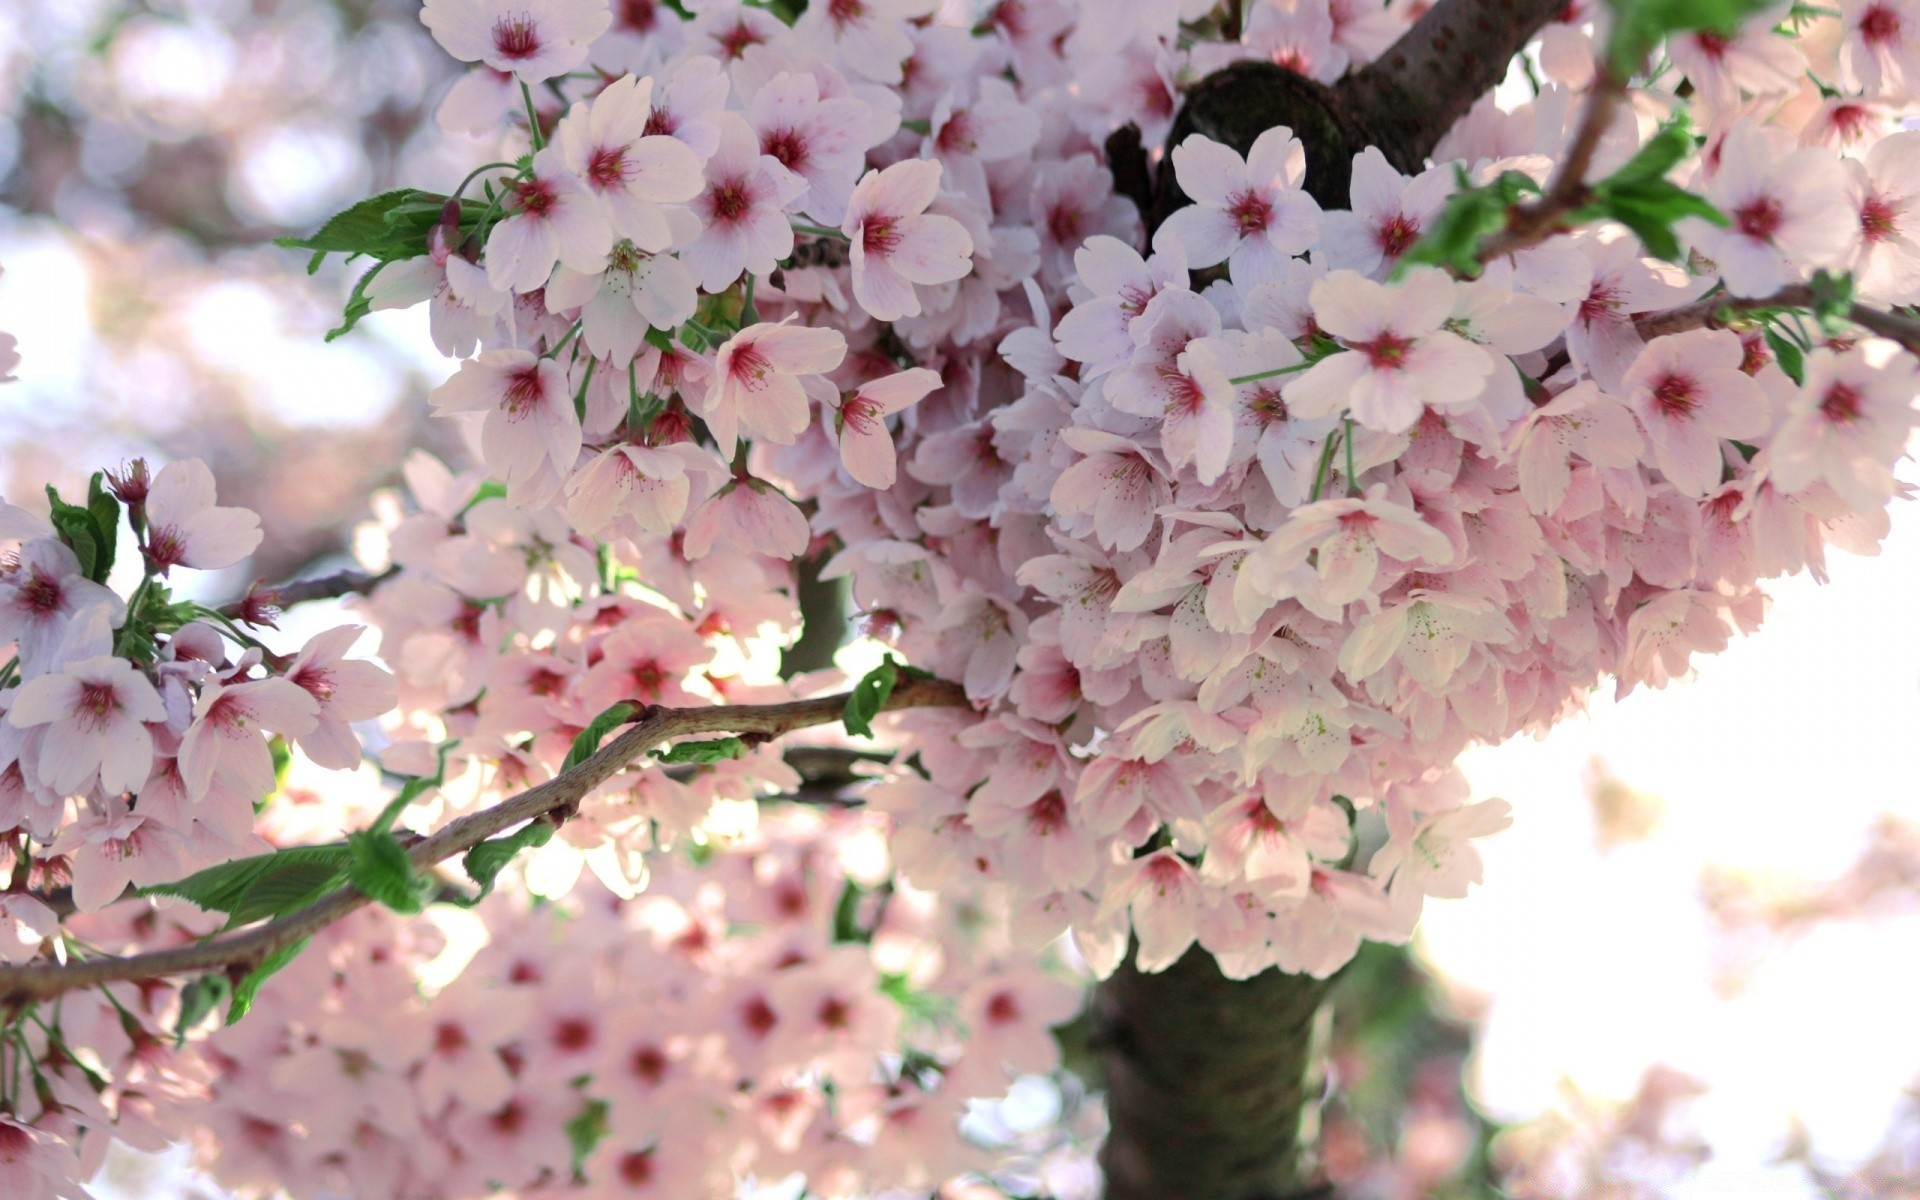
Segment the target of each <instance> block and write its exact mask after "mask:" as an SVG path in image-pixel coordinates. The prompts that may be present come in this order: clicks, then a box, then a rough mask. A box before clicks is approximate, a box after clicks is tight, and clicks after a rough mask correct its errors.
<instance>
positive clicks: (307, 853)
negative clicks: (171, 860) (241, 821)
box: [137, 846, 351, 929]
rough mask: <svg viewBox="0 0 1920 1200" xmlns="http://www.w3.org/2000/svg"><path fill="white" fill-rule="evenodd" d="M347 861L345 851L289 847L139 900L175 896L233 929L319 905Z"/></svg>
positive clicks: (163, 886)
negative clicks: (221, 917)
mask: <svg viewBox="0 0 1920 1200" xmlns="http://www.w3.org/2000/svg"><path fill="white" fill-rule="evenodd" d="M350 857H351V856H350V853H349V851H348V849H347V847H345V846H291V847H288V848H287V849H284V850H277V851H275V852H273V853H272V854H257V855H254V856H253V857H251V858H240V859H235V860H234V861H232V862H224V863H220V864H218V865H217V866H211V867H208V868H207V869H205V870H204V871H196V872H194V873H193V874H192V875H189V876H187V877H186V878H185V879H181V880H176V881H175V882H173V883H156V884H154V885H153V886H151V887H144V888H141V889H140V890H139V892H138V893H137V894H138V895H141V896H177V897H179V898H180V899H182V900H186V901H188V902H189V903H191V904H194V905H196V906H198V907H199V908H201V909H203V910H205V911H207V912H223V913H226V914H227V928H228V929H232V928H234V927H235V926H239V925H246V924H249V923H251V922H253V921H259V920H263V919H266V918H270V917H277V916H281V915H283V914H285V913H289V912H292V911H293V910H294V909H296V908H299V907H301V906H302V905H305V904H308V903H311V902H312V901H314V900H317V899H319V898H320V897H321V896H323V895H325V894H326V893H327V892H329V891H331V890H333V889H334V888H335V887H338V886H339V885H340V884H341V883H342V882H344V880H345V876H346V869H347V864H348V861H349V859H350Z"/></svg>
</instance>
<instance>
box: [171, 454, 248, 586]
mask: <svg viewBox="0 0 1920 1200" xmlns="http://www.w3.org/2000/svg"><path fill="white" fill-rule="evenodd" d="M213 492H214V488H213V472H212V471H209V470H207V464H205V463H203V462H201V461H200V460H199V459H197V458H186V459H181V460H179V461H178V462H170V463H168V464H167V465H166V466H164V467H162V468H160V473H159V474H157V475H155V476H154V477H153V487H152V490H150V491H149V492H148V493H147V501H146V511H147V545H146V557H147V561H148V562H149V563H151V564H152V565H153V568H154V569H155V570H156V571H159V572H160V573H161V574H165V573H166V572H167V571H168V570H169V569H171V568H173V567H182V566H184V567H192V568H194V569H195V570H200V571H217V570H220V569H221V568H222V567H230V566H232V565H233V564H235V563H237V562H239V561H240V560H241V559H243V558H245V557H247V555H249V554H252V553H253V552H254V550H255V549H256V548H257V547H258V546H259V545H260V539H261V536H262V535H261V532H260V518H259V517H257V516H255V515H254V514H253V513H251V512H249V511H248V510H246V509H244V508H220V507H217V506H216V505H215V504H214V502H213Z"/></svg>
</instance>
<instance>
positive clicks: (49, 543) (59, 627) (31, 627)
mask: <svg viewBox="0 0 1920 1200" xmlns="http://www.w3.org/2000/svg"><path fill="white" fill-rule="evenodd" d="M96 604H103V605H106V606H107V608H108V610H109V612H110V614H111V616H110V620H111V622H112V623H114V624H118V623H119V621H120V620H121V619H122V616H123V614H124V613H125V611H126V605H125V604H124V603H122V602H121V600H120V597H118V596H116V595H114V594H113V593H112V592H110V591H108V590H107V589H106V588H104V587H102V586H101V585H99V584H97V583H95V582H93V581H92V580H90V579H88V578H87V577H86V576H84V575H82V574H81V573H80V560H79V559H77V558H75V557H74V556H73V551H71V550H69V549H67V547H66V546H64V545H62V544H61V543H60V542H57V541H55V540H53V539H52V538H34V539H33V540H32V541H29V542H28V543H27V544H26V545H24V546H22V547H21V548H20V555H19V557H18V558H17V559H16V560H15V561H13V562H11V563H0V643H4V642H12V643H14V645H15V647H16V649H17V650H18V653H19V656H20V670H21V673H22V674H23V675H25V676H27V677H28V678H32V677H33V676H35V675H38V674H39V673H40V672H42V671H44V670H46V668H47V667H48V666H49V665H50V664H51V662H52V660H53V654H54V650H55V648H56V647H58V646H59V644H60V637H61V635H62V634H63V633H65V632H66V628H67V622H68V621H70V620H72V618H73V617H74V615H75V614H76V613H78V612H80V611H81V610H82V609H86V608H91V607H93V606H94V605H96Z"/></svg>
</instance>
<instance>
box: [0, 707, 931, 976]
mask: <svg viewBox="0 0 1920 1200" xmlns="http://www.w3.org/2000/svg"><path fill="white" fill-rule="evenodd" d="M846 703H847V694H846V693H842V694H840V695H835V696H822V697H820V698H818V699H815V700H796V701H792V702H790V703H786V704H743V705H721V706H714V707H711V708H659V707H655V706H650V707H649V708H648V709H647V710H646V711H645V712H644V713H643V714H642V715H641V717H640V719H639V720H638V721H637V722H635V723H634V724H633V725H631V726H629V727H628V728H627V730H626V731H625V732H623V733H621V734H620V735H619V736H618V737H616V738H614V739H613V740H612V741H610V742H608V743H607V744H606V745H604V746H602V747H601V748H600V749H599V751H598V752H596V753H595V754H594V755H593V756H592V757H590V758H588V759H587V760H586V761H585V762H582V763H580V764H579V765H578V766H576V767H574V768H573V769H572V770H570V771H564V772H562V773H561V774H559V775H557V776H555V777H554V778H552V779H550V780H548V781H547V782H545V783H543V784H540V785H539V786H537V787H532V788H528V789H527V790H526V791H524V792H520V793H519V794H517V795H514V796H511V797H509V798H507V799H506V800H503V801H501V802H500V803H498V804H496V805H493V806H492V807H490V808H485V809H482V810H481V811H479V812H476V813H470V814H468V815H467V816H464V817H461V818H460V819H459V820H457V821H454V822H453V823H452V824H450V825H447V826H446V827H445V828H443V829H441V830H440V831H439V832H437V833H434V834H432V835H431V836H429V837H426V838H423V839H421V840H420V841H419V842H417V843H415V844H414V845H413V846H412V847H411V848H410V849H409V850H408V852H407V856H408V858H410V859H411V860H412V862H413V865H414V867H415V868H417V869H420V870H425V869H427V868H430V867H432V866H433V865H434V864H436V863H438V862H441V861H443V860H445V859H448V858H452V857H453V856H454V855H456V854H463V853H465V852H466V851H468V850H471V849H473V848H474V847H475V846H477V845H479V844H480V843H481V842H484V841H486V840H487V839H488V838H490V837H493V836H495V835H496V834H500V833H504V832H505V831H507V830H509V829H512V828H514V827H515V826H518V825H521V824H524V823H525V822H528V821H532V820H536V819H550V820H555V821H564V820H565V819H566V818H567V817H568V816H570V815H571V814H572V812H573V810H574V809H575V808H577V806H578V805H579V803H580V801H581V800H582V799H583V798H584V797H585V796H586V795H587V793H588V792H590V791H592V790H593V789H594V788H596V787H598V786H599V785H600V784H602V783H604V782H606V781H607V780H608V779H610V778H612V777H613V776H614V775H615V774H616V773H618V772H619V771H620V770H622V769H623V768H625V767H626V766H627V764H628V763H630V762H632V761H633V760H634V759H635V758H637V757H639V756H640V755H641V754H642V753H643V752H645V751H647V750H650V749H652V748H653V747H654V746H657V745H659V744H660V743H661V742H664V741H666V740H668V739H669V738H677V737H686V736H688V735H690V734H699V733H733V734H757V735H760V736H761V737H763V738H775V737H779V736H780V735H782V734H784V733H789V732H791V731H793V730H795V729H803V728H806V727H807V726H811V725H825V724H828V723H830V722H833V721H836V720H839V719H840V717H841V715H842V713H843V712H844V711H845V709H846ZM966 704H967V698H966V693H965V692H964V691H963V690H962V689H961V687H960V686H959V685H958V684H953V683H948V682H946V681H945V680H938V679H906V680H902V681H901V683H900V685H899V686H898V687H896V688H895V689H894V691H893V694H892V695H891V696H889V697H888V698H887V702H886V704H885V705H884V706H883V707H884V708H885V709H886V710H888V711H891V710H895V709H902V708H929V707H961V706H965V705H966ZM371 903H373V901H372V900H371V899H370V898H368V897H367V896H365V895H363V894H362V893H360V892H358V891H356V890H354V889H353V888H341V889H340V890H338V891H336V892H333V893H331V894H329V895H327V896H324V897H322V898H321V899H319V900H316V901H314V902H313V903H312V904H309V905H307V906H306V907H305V908H302V909H299V910H297V911H295V912H291V913H288V914H287V915H285V916H283V917H278V918H275V919H274V920H272V921H268V922H267V923H266V924H264V925H260V926H256V927H255V928H252V929H248V930H245V931H243V932H240V933H236V934H232V935H231V936H225V937H215V938H211V939H209V940H207V941H204V942H200V943H198V944H196V945H192V946H181V947H177V948H174V949H171V950H153V951H148V952H146V953H143V954H131V955H127V956H125V957H112V956H108V957H100V958H87V959H78V960H75V961H73V962H69V963H67V964H65V965H59V966H26V967H0V1003H4V1004H5V1005H7V1006H17V1005H19V1004H23V1003H28V1002H31V1001H34V1000H40V999H46V998H48V997H51V996H57V995H59V994H61V993H63V992H69V991H73V990H75V989H77V988H87V987H97V986H99V985H101V984H104V983H113V982H117V981H122V980H138V979H160V978H164V977H167V976H172V975H190V974H199V973H202V972H206V971H215V970H222V969H227V968H234V967H248V966H251V965H252V964H255V963H258V962H260V961H261V960H262V959H265V958H266V957H267V956H268V955H270V954H273V953H274V952H275V951H278V950H282V949H285V948H286V947H288V946H291V945H293V944H294V943H296V942H299V941H301V940H302V939H304V938H307V937H311V936H312V935H313V934H315V933H317V932H319V931H320V930H321V929H323V928H325V927H326V926H328V925H330V924H332V923H333V922H335V921H337V920H339V919H340V918H341V917H344V916H346V915H347V914H348V913H350V912H353V911H354V910H355V909H358V908H361V907H363V906H365V905H367V904H371Z"/></svg>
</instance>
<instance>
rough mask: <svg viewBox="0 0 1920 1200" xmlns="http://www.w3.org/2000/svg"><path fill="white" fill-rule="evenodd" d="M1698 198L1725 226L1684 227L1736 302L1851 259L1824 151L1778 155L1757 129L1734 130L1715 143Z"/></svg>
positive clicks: (1849, 236) (1851, 234)
mask: <svg viewBox="0 0 1920 1200" xmlns="http://www.w3.org/2000/svg"><path fill="white" fill-rule="evenodd" d="M1706 193H1707V198H1708V199H1709V200H1711V201H1713V203H1714V204H1715V206H1717V207H1718V208H1719V209H1720V211H1721V212H1723V213H1725V214H1726V216H1727V219H1728V221H1729V223H1730V224H1729V225H1728V227H1726V228H1721V227H1719V226H1716V225H1710V224H1708V223H1706V222H1705V221H1701V220H1699V219H1698V218H1689V221H1688V225H1689V227H1690V228H1691V229H1692V231H1693V234H1692V236H1693V238H1694V241H1695V242H1696V243H1697V244H1698V245H1699V247H1700V249H1701V250H1702V251H1703V252H1704V253H1705V254H1706V255H1707V256H1708V257H1709V258H1711V259H1712V260H1713V262H1714V265H1715V266H1717V267H1718V268H1719V269H1720V278H1721V279H1723V280H1724V281H1726V285H1727V290H1728V291H1730V292H1732V293H1733V294H1734V295H1736V296H1768V295H1771V294H1773V293H1774V292H1775V291H1778V290H1779V289H1780V287H1781V286H1782V285H1783V284H1786V283H1789V282H1791V281H1793V280H1796V279H1800V278H1803V277H1804V276H1805V275H1806V274H1807V272H1808V271H1809V270H1810V269H1811V268H1813V267H1837V266H1839V265H1841V264H1842V263H1844V262H1845V261H1846V260H1847V258H1848V257H1849V256H1850V255H1851V254H1852V251H1853V247H1854V244H1855V240H1856V236H1857V235H1856V230H1857V228H1858V225H1857V222H1856V221H1855V220H1850V219H1849V218H1850V217H1851V216H1852V212H1851V209H1850V207H1849V206H1848V204H1847V191H1846V177H1845V175H1843V174H1842V173H1841V171H1840V164H1839V162H1838V161H1837V160H1836V159H1835V158H1834V156H1833V154H1832V153H1831V152H1829V151H1827V150H1823V149H1818V148H1813V147H1809V148H1807V149H1804V150H1792V151H1789V152H1787V153H1781V151H1780V147H1779V145H1778V144H1776V143H1775V142H1774V141H1773V140H1771V139H1770V138H1769V136H1768V131H1767V130H1766V129H1765V128H1763V127H1761V126H1758V125H1754V124H1751V123H1747V122H1742V123H1741V124H1739V125H1736V126H1734V128H1733V129H1732V130H1731V131H1730V132H1729V133H1728V134H1727V136H1726V139H1725V141H1724V142H1723V143H1722V148H1721V151H1720V168H1719V170H1718V171H1716V172H1714V174H1713V175H1712V176H1711V177H1710V178H1709V179H1708V180H1707V187H1706Z"/></svg>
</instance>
